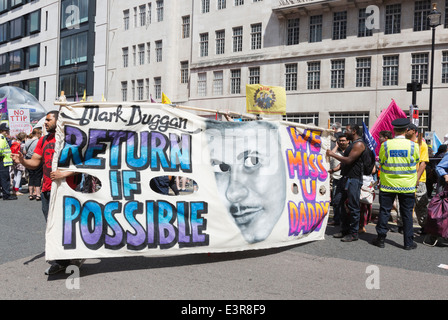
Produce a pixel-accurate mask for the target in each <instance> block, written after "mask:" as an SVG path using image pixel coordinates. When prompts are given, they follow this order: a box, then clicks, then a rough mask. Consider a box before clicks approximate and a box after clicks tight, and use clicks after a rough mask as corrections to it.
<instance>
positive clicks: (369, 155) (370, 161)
mask: <svg viewBox="0 0 448 320" xmlns="http://www.w3.org/2000/svg"><path fill="white" fill-rule="evenodd" d="M364 147H365V149H364V151H363V152H362V154H361V160H362V170H363V173H362V174H363V175H365V176H370V175H371V174H372V170H373V167H375V153H373V151H372V150H370V148H369V147H368V146H367V144H366V143H364Z"/></svg>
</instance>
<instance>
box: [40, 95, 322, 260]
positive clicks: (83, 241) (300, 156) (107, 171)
mask: <svg viewBox="0 0 448 320" xmlns="http://www.w3.org/2000/svg"><path fill="white" fill-rule="evenodd" d="M329 135H330V133H329V131H327V130H324V129H319V128H316V127H307V126H305V125H299V124H292V123H287V122H281V121H247V122H226V121H215V120H206V119H204V118H201V117H199V116H196V115H194V114H192V113H190V112H186V111H183V110H180V109H178V108H174V107H171V106H167V105H161V104H141V105H133V104H129V103H126V104H120V105H119V104H111V103H99V104H95V105H89V104H88V103H84V104H79V105H76V106H67V107H62V108H61V110H60V115H59V120H58V127H57V133H56V148H55V155H54V158H53V170H54V169H56V168H58V169H60V170H69V171H73V172H76V173H79V174H84V175H77V176H75V177H78V178H79V177H81V176H82V177H83V178H84V180H85V179H86V177H87V175H89V176H93V177H96V178H97V180H96V182H97V185H98V187H97V188H95V190H94V191H96V192H94V193H86V190H84V192H83V191H82V190H81V191H80V190H79V188H75V189H73V188H72V187H70V185H69V184H68V183H67V181H65V180H60V181H56V182H53V185H52V192H51V203H50V213H49V217H48V223H47V232H46V258H47V260H54V259H74V258H102V257H118V256H136V255H144V256H161V255H176V254H190V253H204V252H230V251H239V250H249V249H263V248H274V247H281V246H287V245H292V244H297V243H302V242H308V241H313V240H321V239H323V238H324V232H325V227H326V223H327V218H328V212H329V208H330V188H329V175H328V174H327V170H328V163H327V162H326V159H325V151H326V149H327V148H329V146H330V139H329ZM173 177H186V178H188V179H190V191H189V192H185V191H180V192H179V195H175V194H174V191H173V190H169V191H168V181H169V179H170V178H173ZM78 180H80V179H78ZM157 186H158V187H159V188H160V189H161V190H157V189H156V187H157Z"/></svg>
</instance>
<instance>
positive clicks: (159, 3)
mask: <svg viewBox="0 0 448 320" xmlns="http://www.w3.org/2000/svg"><path fill="white" fill-rule="evenodd" d="M156 6H157V22H161V21H163V0H158V1H157V2H156Z"/></svg>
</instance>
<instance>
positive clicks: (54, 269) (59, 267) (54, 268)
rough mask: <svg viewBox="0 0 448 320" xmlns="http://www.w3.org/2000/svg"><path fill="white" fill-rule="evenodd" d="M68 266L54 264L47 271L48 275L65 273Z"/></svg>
mask: <svg viewBox="0 0 448 320" xmlns="http://www.w3.org/2000/svg"><path fill="white" fill-rule="evenodd" d="M65 269H67V266H63V265H60V264H59V263H57V262H55V263H53V264H52V265H51V266H50V267H49V268H48V269H47V270H45V274H46V275H51V274H56V273H58V272H61V271H64V270H65Z"/></svg>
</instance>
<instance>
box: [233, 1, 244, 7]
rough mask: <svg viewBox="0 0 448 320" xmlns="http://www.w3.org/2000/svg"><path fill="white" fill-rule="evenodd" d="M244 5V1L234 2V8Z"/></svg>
mask: <svg viewBox="0 0 448 320" xmlns="http://www.w3.org/2000/svg"><path fill="white" fill-rule="evenodd" d="M243 4H244V0H235V7H236V6H242V5H243Z"/></svg>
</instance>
